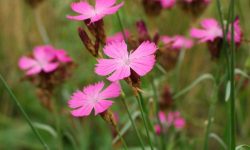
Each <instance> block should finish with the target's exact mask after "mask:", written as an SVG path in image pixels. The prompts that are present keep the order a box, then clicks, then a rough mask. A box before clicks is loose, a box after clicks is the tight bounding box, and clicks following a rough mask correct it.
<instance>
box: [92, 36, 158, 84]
mask: <svg viewBox="0 0 250 150" xmlns="http://www.w3.org/2000/svg"><path fill="white" fill-rule="evenodd" d="M156 50H157V47H156V45H155V43H153V42H152V43H151V42H149V41H146V42H143V43H142V44H141V45H140V46H139V47H138V48H137V49H136V50H134V51H131V52H128V49H127V44H126V43H125V42H124V41H122V42H112V43H108V44H107V45H106V46H105V47H104V49H103V51H104V53H105V54H106V55H107V56H109V57H111V59H98V60H97V61H98V64H96V68H95V72H96V73H97V74H98V75H101V76H106V75H109V74H112V75H111V76H109V77H108V80H110V81H117V80H122V79H124V78H126V77H129V76H130V74H131V69H132V70H133V71H135V72H136V73H137V74H138V75H140V76H144V75H145V74H147V73H148V72H149V71H151V70H152V68H153V66H154V64H155V55H154V53H155V52H156Z"/></svg>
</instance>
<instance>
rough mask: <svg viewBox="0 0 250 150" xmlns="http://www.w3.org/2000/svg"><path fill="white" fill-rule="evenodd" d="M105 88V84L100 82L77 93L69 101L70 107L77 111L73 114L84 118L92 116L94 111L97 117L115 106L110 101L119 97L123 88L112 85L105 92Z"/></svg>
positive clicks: (72, 112)
mask: <svg viewBox="0 0 250 150" xmlns="http://www.w3.org/2000/svg"><path fill="white" fill-rule="evenodd" d="M103 87H104V82H98V83H95V84H92V85H89V86H86V87H84V89H83V90H82V91H80V90H78V91H76V92H75V93H74V94H73V95H72V96H71V100H69V101H68V105H69V107H70V108H72V109H75V110H72V111H71V114H72V115H73V116H75V117H82V116H88V115H90V113H91V111H92V110H93V109H94V110H95V115H97V114H100V113H102V112H104V111H105V110H107V109H108V108H109V107H110V106H111V105H112V104H113V102H112V101H110V100H108V99H110V98H116V97H118V96H119V95H120V92H121V88H120V85H119V83H111V84H110V85H109V86H108V87H107V88H106V89H104V90H103Z"/></svg>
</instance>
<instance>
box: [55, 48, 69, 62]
mask: <svg viewBox="0 0 250 150" xmlns="http://www.w3.org/2000/svg"><path fill="white" fill-rule="evenodd" d="M52 53H54V54H55V57H56V59H57V60H58V61H60V62H62V63H68V62H72V59H71V58H70V57H69V56H68V54H67V52H66V51H65V50H63V49H58V50H56V49H54V50H53V51H52Z"/></svg>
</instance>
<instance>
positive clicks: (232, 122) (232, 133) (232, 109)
mask: <svg viewBox="0 0 250 150" xmlns="http://www.w3.org/2000/svg"><path fill="white" fill-rule="evenodd" d="M234 3H235V2H234V0H231V2H230V11H229V12H231V19H230V22H231V53H230V54H231V55H230V59H231V61H230V84H231V85H230V86H231V94H230V108H229V110H230V132H229V135H230V136H229V137H230V138H229V144H230V146H229V150H234V149H235V79H234V74H235V73H234V70H235V69H234V68H235V62H234V59H235V58H234V57H235V56H234V52H235V43H234V25H233V21H234V5H235V4H234ZM229 14H230V13H229ZM228 21H229V20H228Z"/></svg>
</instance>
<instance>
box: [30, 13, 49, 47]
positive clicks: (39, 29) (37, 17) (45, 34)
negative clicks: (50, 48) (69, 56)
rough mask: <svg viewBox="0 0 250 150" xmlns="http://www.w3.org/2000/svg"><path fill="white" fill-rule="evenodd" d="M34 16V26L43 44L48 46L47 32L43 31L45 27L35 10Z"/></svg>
mask: <svg viewBox="0 0 250 150" xmlns="http://www.w3.org/2000/svg"><path fill="white" fill-rule="evenodd" d="M34 14H35V20H36V25H37V28H38V31H39V33H40V35H41V37H42V39H43V42H44V43H45V44H49V43H50V39H49V36H48V33H47V31H46V29H45V27H44V25H43V22H42V19H41V16H40V14H39V12H38V10H37V9H35V10H34Z"/></svg>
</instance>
